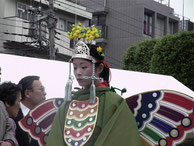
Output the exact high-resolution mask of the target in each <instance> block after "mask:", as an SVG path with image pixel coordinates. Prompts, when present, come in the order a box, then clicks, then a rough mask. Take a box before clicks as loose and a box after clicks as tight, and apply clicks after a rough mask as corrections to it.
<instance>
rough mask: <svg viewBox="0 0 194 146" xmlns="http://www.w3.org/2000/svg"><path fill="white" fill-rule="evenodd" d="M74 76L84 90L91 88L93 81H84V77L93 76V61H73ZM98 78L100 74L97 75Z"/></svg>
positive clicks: (77, 59) (75, 59) (76, 59)
mask: <svg viewBox="0 0 194 146" xmlns="http://www.w3.org/2000/svg"><path fill="white" fill-rule="evenodd" d="M73 67H74V75H75V77H76V79H77V81H78V83H79V85H80V86H82V87H83V88H84V89H87V88H90V85H91V83H92V80H91V79H83V77H84V76H89V77H90V76H92V72H93V64H92V62H91V61H89V60H86V59H81V58H74V59H73ZM95 76H96V77H99V73H97V72H96V73H95Z"/></svg>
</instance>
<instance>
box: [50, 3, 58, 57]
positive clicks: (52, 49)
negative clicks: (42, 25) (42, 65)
mask: <svg viewBox="0 0 194 146" xmlns="http://www.w3.org/2000/svg"><path fill="white" fill-rule="evenodd" d="M54 16H55V15H54V3H53V0H49V15H48V17H49V20H48V29H49V59H51V60H55V28H56V21H55V18H54Z"/></svg>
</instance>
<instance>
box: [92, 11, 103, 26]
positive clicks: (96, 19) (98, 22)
mask: <svg viewBox="0 0 194 146" xmlns="http://www.w3.org/2000/svg"><path fill="white" fill-rule="evenodd" d="M91 24H92V25H93V24H94V25H106V15H104V14H100V15H95V16H93V18H92V22H91Z"/></svg>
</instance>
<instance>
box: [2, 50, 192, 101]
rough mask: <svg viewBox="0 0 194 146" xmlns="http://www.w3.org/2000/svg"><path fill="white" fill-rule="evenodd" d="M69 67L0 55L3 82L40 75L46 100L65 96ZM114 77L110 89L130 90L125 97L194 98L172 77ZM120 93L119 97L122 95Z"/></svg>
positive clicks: (123, 73) (118, 73) (133, 74)
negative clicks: (167, 93) (170, 93)
mask: <svg viewBox="0 0 194 146" xmlns="http://www.w3.org/2000/svg"><path fill="white" fill-rule="evenodd" d="M68 66H69V64H68V63H65V62H60V61H53V60H45V59H36V58H30V57H21V56H16V55H6V54H0V67H1V82H4V81H12V82H14V83H18V81H19V80H20V79H21V78H23V77H24V76H27V75H38V76H40V79H41V82H42V83H43V84H44V86H45V87H46V92H47V99H48V98H54V97H62V98H63V97H64V89H65V84H66V82H67V79H68V74H69V69H68ZM111 74H112V79H111V86H113V87H116V88H119V89H122V88H126V89H127V92H126V93H124V94H123V97H124V98H126V97H129V96H132V95H135V94H138V93H142V92H146V91H153V90H161V89H167V90H174V91H178V92H181V93H184V94H187V95H189V96H191V97H194V92H193V91H192V90H190V89H189V88H187V87H186V86H185V85H183V84H182V83H180V82H179V81H178V80H176V79H175V78H173V77H172V76H166V75H157V74H150V73H141V72H134V71H124V70H118V69H111ZM73 86H74V87H79V85H78V84H77V81H76V80H74V83H73ZM118 93H119V94H120V92H118Z"/></svg>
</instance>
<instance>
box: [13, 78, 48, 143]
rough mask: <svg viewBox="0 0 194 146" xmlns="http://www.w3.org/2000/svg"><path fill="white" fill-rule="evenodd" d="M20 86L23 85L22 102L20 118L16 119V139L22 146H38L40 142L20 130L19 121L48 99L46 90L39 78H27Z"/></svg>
mask: <svg viewBox="0 0 194 146" xmlns="http://www.w3.org/2000/svg"><path fill="white" fill-rule="evenodd" d="M19 84H21V85H22V92H21V93H22V100H21V109H20V111H19V113H18V116H17V117H16V118H14V121H15V122H16V125H17V128H16V138H17V140H18V143H19V145H20V146H38V142H37V141H36V140H34V139H32V138H31V137H30V136H29V135H28V133H27V132H25V131H23V130H22V129H21V128H20V126H19V124H18V121H20V120H21V119H22V118H23V117H24V116H26V115H27V113H28V112H29V110H32V109H34V108H35V107H36V106H37V105H39V104H40V103H41V102H42V101H44V100H45V99H46V92H45V88H44V86H43V85H42V83H41V81H40V77H39V76H26V77H24V78H22V79H21V80H20V81H19Z"/></svg>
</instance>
